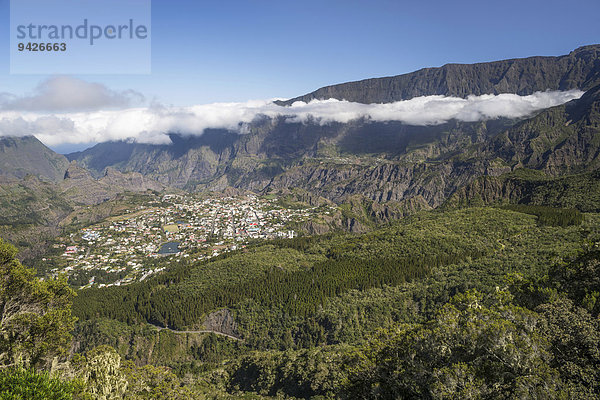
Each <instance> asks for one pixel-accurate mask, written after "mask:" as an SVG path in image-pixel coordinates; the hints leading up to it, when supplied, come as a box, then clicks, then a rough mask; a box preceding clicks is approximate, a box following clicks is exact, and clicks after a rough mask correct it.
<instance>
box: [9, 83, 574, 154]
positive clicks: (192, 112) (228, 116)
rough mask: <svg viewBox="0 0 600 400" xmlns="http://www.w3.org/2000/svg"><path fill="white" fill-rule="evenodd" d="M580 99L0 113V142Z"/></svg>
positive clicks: (462, 112)
mask: <svg viewBox="0 0 600 400" xmlns="http://www.w3.org/2000/svg"><path fill="white" fill-rule="evenodd" d="M582 94H583V92H581V91H578V90H571V91H566V92H559V91H553V92H551V91H547V92H537V93H534V94H532V95H529V96H518V95H515V94H500V95H483V96H470V97H468V98H466V99H462V98H457V97H444V96H425V97H417V98H413V99H410V100H405V101H398V102H395V103H387V104H361V103H351V102H348V101H340V100H335V99H329V100H315V101H311V102H310V103H308V104H307V103H303V102H296V103H294V104H292V105H291V106H289V107H281V106H278V105H276V104H274V103H273V102H272V101H271V100H258V101H249V102H246V103H215V104H206V105H196V106H191V107H170V108H169V107H164V106H152V107H146V108H127V109H121V110H101V111H89V112H63V113H40V112H32V111H0V136H8V135H11V136H23V135H35V136H36V137H38V139H40V140H41V141H42V142H44V143H46V144H48V145H51V146H53V145H59V144H63V143H91V142H104V141H110V140H135V141H137V142H141V143H155V144H165V143H169V142H170V140H169V137H168V136H167V134H168V133H184V134H190V135H201V134H202V133H203V132H204V130H205V129H207V128H222V129H229V130H233V131H237V132H240V133H244V129H245V127H247V124H248V123H250V122H252V121H253V120H254V119H255V118H257V117H258V116H267V117H272V118H275V117H284V118H285V119H286V120H287V121H288V122H302V123H306V122H309V121H311V122H313V123H318V124H321V125H324V124H328V123H332V122H341V123H345V122H348V121H351V120H355V119H359V118H364V119H369V120H371V121H379V122H382V121H401V122H403V123H406V124H410V125H437V124H442V123H444V122H447V121H449V120H452V119H458V120H461V121H478V120H482V119H493V118H498V117H508V118H521V117H525V116H528V115H530V114H532V113H534V112H536V111H539V110H542V109H545V108H548V107H552V106H556V105H560V104H563V103H566V102H568V101H570V100H573V99H577V98H579V97H581V95H582Z"/></svg>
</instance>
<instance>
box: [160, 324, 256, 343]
mask: <svg viewBox="0 0 600 400" xmlns="http://www.w3.org/2000/svg"><path fill="white" fill-rule="evenodd" d="M149 325H150V326H152V327H154V328H156V329H157V330H158V331H159V332H160V331H170V332H173V333H214V334H215V335H219V336H225V337H228V338H229V339H233V340H237V341H238V342H243V341H244V339H242V338H239V337H237V336H233V335H229V334H227V333H223V332H217V331H213V330H210V329H205V330H199V331H176V330H174V329H171V328H163V327H162V326H158V325H154V324H149Z"/></svg>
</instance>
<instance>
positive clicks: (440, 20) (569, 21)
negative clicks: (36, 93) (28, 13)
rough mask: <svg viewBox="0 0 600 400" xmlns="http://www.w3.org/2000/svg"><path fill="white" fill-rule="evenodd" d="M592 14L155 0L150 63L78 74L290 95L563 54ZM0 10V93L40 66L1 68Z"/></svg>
mask: <svg viewBox="0 0 600 400" xmlns="http://www.w3.org/2000/svg"><path fill="white" fill-rule="evenodd" d="M49 1H51V0H49ZM598 15H600V2H599V1H597V0H594V1H591V0H590V1H577V0H575V1H570V2H565V1H553V0H545V1H538V0H519V1H513V0H509V1H502V2H500V1H498V2H489V1H481V0H478V1H461V0H454V1H448V0H443V1H426V2H416V1H414V2H413V1H410V2H408V1H360V2H359V1H353V0H343V1H326V0H321V1H312V0H309V1H301V2H300V1H282V0H279V1H266V0H252V1H219V2H217V1H210V2H203V1H197V0H193V1H188V0H154V1H153V2H152V74H150V75H123V76H119V75H104V76H103V75H89V76H80V77H81V78H83V79H85V80H90V81H94V82H101V83H104V84H106V85H107V86H108V87H110V88H112V89H115V90H125V89H134V90H137V91H139V92H142V93H144V94H145V95H146V96H147V97H148V98H156V99H157V100H158V101H160V102H162V103H164V104H169V105H177V106H183V105H190V104H198V103H210V102H220V101H245V100H248V99H266V98H273V97H292V96H296V95H300V94H303V93H306V92H309V91H312V90H314V89H316V88H318V87H321V86H324V85H328V84H334V83H339V82H345V81H351V80H357V79H363V78H369V77H378V76H387V75H396V74H401V73H406V72H410V71H413V70H416V69H419V68H423V67H429V66H440V65H443V64H445V63H449V62H459V63H471V62H480V61H491V60H497V59H503V58H512V57H526V56H531V55H559V54H565V53H568V52H569V51H570V50H572V49H574V48H576V47H578V46H581V45H585V44H592V43H598V42H600V24H598V22H597V18H598ZM0 20H1V22H0V54H4V56H2V57H0V92H10V93H14V94H23V93H26V92H28V91H31V90H32V89H33V87H35V86H36V85H37V84H38V83H39V82H40V81H42V80H44V79H45V78H47V76H43V75H26V76H20V75H9V57H8V54H9V43H8V22H9V1H8V0H0Z"/></svg>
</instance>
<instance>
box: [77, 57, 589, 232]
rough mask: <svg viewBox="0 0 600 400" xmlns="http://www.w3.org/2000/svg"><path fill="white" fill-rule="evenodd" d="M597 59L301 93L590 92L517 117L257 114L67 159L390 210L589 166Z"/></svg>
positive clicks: (183, 183) (196, 184)
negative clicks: (241, 128) (165, 140)
mask: <svg viewBox="0 0 600 400" xmlns="http://www.w3.org/2000/svg"><path fill="white" fill-rule="evenodd" d="M599 56H600V46H599V45H594V46H587V47H583V48H580V49H577V50H575V51H573V52H572V53H571V54H569V55H566V56H562V57H533V58H528V59H520V60H506V61H499V62H495V63H485V64H474V65H447V66H444V67H442V68H433V69H426V70H421V71H417V72H415V73H413V74H407V75H401V76H398V77H392V78H381V79H373V80H367V81H361V82H354V83H350V84H344V85H336V86H332V87H329V88H325V89H322V90H320V91H317V92H315V93H313V94H310V95H307V96H304V97H302V98H299V99H303V100H310V99H311V98H325V97H336V98H345V99H349V100H352V101H360V102H365V103H368V102H387V101H394V100H399V99H404V98H410V97H413V96H422V95H428V94H447V95H454V96H463V97H464V96H467V95H470V94H482V93H503V92H513V93H518V94H529V93H532V92H534V91H536V90H547V89H572V88H585V89H588V91H587V92H586V94H585V95H584V96H583V97H582V98H581V99H579V100H576V101H573V102H571V103H569V104H566V105H563V106H559V107H554V108H551V109H548V110H545V111H543V112H541V113H539V114H538V115H536V116H533V117H532V118H527V119H524V120H507V119H498V120H489V121H483V122H472V123H466V122H458V121H450V122H448V123H446V124H443V125H438V126H424V127H423V126H421V127H418V126H409V125H405V124H402V123H399V122H388V123H379V122H372V121H365V120H355V121H351V122H349V123H346V124H339V123H332V124H327V125H320V124H315V123H307V124H301V123H288V122H286V121H284V120H283V119H277V118H275V119H268V118H263V119H260V120H257V121H255V122H254V123H252V124H250V125H249V127H248V129H247V132H246V133H245V134H243V135H238V134H236V133H232V132H227V131H219V130H209V131H207V132H206V133H205V134H204V135H203V136H200V137H185V136H181V135H171V139H172V141H173V144H172V145H165V146H152V145H144V144H135V143H103V144H99V145H97V146H95V147H94V148H92V149H89V150H86V151H84V152H82V153H76V154H72V155H69V159H71V160H77V161H78V162H79V163H81V165H83V166H85V167H87V168H89V169H90V170H92V171H94V174H95V175H96V176H101V174H102V173H103V171H105V170H106V168H107V167H113V168H115V169H116V170H118V171H121V172H137V173H140V174H142V176H144V177H146V178H151V179H154V180H157V181H160V182H161V183H163V184H165V185H167V184H168V185H173V186H177V187H180V188H185V189H190V190H194V189H197V190H206V189H209V190H223V189H225V188H226V187H235V188H240V189H244V190H253V191H256V192H269V191H275V192H284V191H286V190H288V189H292V188H298V189H301V190H303V191H305V192H306V193H309V194H310V195H311V196H313V197H315V198H319V197H323V198H327V199H330V200H333V201H336V202H339V203H341V202H346V201H349V199H350V198H352V197H353V196H361V197H362V198H363V199H365V200H366V201H368V202H370V203H369V204H371V206H370V207H371V208H372V209H373V211H372V214H373V215H374V216H375V217H376V218H383V219H389V218H392V217H393V216H398V215H404V213H405V212H406V211H407V210H411V209H412V210H414V209H420V208H423V207H425V208H426V207H437V206H439V205H441V204H443V203H444V202H445V201H446V199H448V197H449V196H451V195H452V194H453V193H456V192H457V191H459V190H460V189H461V188H464V187H466V186H468V185H469V184H471V183H472V182H475V181H476V179H477V178H478V177H480V176H488V177H497V176H500V175H502V174H506V173H508V172H511V171H514V170H517V169H519V168H530V169H538V170H541V171H544V173H545V174H547V175H549V176H561V175H564V174H571V173H582V172H586V171H592V170H595V169H597V168H598V166H599V164H598V163H599V162H600V161H599V157H598V155H599V153H600V152H599V147H598V146H599V143H600V138H599V136H598V135H599V131H600V128H599V126H600V111H599V108H600V101H599V98H600V94H599V92H600V89H599V88H600V86H599V84H600V61H599V59H600V57H599ZM480 189H482V190H484V189H485V188H480ZM473 190H475V189H473ZM372 205H375V206H374V207H373V206H372ZM378 205H381V207H380V206H378ZM348 220H351V219H348ZM314 229H315V230H319V229H321V228H319V227H315V228H314Z"/></svg>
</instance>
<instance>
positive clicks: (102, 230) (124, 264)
mask: <svg viewBox="0 0 600 400" xmlns="http://www.w3.org/2000/svg"><path fill="white" fill-rule="evenodd" d="M321 211H322V210H321ZM327 213H328V211H327ZM316 215H318V210H317V209H316V208H303V209H302V208H301V209H288V208H284V207H282V206H280V205H278V203H277V201H276V200H275V199H265V198H260V197H258V196H241V197H223V198H208V199H199V198H197V197H195V196H193V195H184V196H182V195H165V196H163V197H162V198H161V199H160V202H156V203H155V205H151V204H149V205H146V206H139V207H138V208H137V209H135V210H128V212H127V213H126V214H124V215H123V216H121V217H118V218H111V219H108V220H106V221H104V222H102V223H100V224H97V225H94V226H91V227H88V228H85V229H82V230H81V231H80V232H79V233H77V234H71V235H70V236H69V238H68V239H67V238H65V242H66V244H65V245H64V252H63V253H62V255H61V256H60V259H59V264H60V265H61V266H60V267H58V268H56V269H55V271H54V272H55V273H59V272H64V273H67V274H82V273H85V274H87V275H86V276H89V280H88V281H87V284H86V285H83V286H82V287H88V286H92V285H94V286H98V287H103V286H112V285H124V284H128V283H131V282H135V281H141V280H144V279H147V278H148V277H150V276H151V275H153V274H156V273H159V272H161V271H163V270H164V269H165V265H167V264H168V259H166V260H165V262H158V261H155V262H150V260H152V259H155V260H156V259H161V258H165V257H166V258H170V257H181V258H190V260H203V259H207V258H211V257H215V256H218V255H220V254H222V253H223V252H228V251H234V250H237V249H240V248H242V247H244V246H245V244H246V243H247V242H248V241H249V240H251V239H265V240H266V239H274V238H293V237H295V236H296V235H297V233H296V231H295V230H294V229H292V228H290V226H297V225H298V224H299V223H302V222H305V221H308V220H310V219H311V218H314V217H315V216H316ZM157 265H159V266H157ZM93 271H104V273H103V274H102V275H103V276H104V277H103V278H102V280H103V281H102V282H100V281H99V276H97V275H98V274H97V275H94V274H93ZM107 276H109V277H110V276H115V279H114V280H112V281H111V280H110V279H109V278H107ZM86 279H87V278H86Z"/></svg>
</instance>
